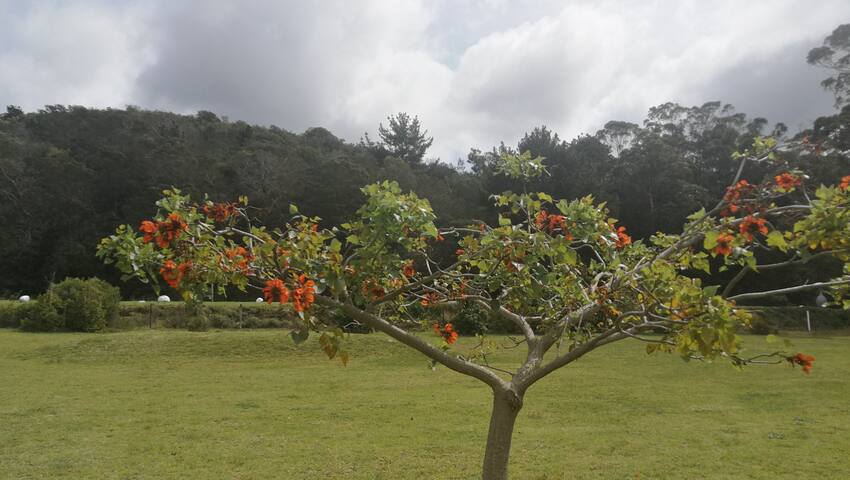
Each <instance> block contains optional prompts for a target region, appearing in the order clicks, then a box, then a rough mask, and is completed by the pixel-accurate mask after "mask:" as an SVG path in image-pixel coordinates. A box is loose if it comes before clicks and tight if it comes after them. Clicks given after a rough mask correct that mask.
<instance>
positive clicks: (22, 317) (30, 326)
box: [16, 301, 64, 332]
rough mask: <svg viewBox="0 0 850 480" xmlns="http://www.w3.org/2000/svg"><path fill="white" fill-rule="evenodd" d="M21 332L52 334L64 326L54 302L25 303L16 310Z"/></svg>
mask: <svg viewBox="0 0 850 480" xmlns="http://www.w3.org/2000/svg"><path fill="white" fill-rule="evenodd" d="M16 313H17V316H18V321H19V323H20V326H21V330H27V331H30V332H52V331H54V330H59V329H60V328H62V327H63V326H64V321H63V319H62V316H61V315H59V312H57V311H56V307H55V306H54V304H53V302H50V301H36V302H29V303H24V304H21V305H20V306H18V308H17V310H16Z"/></svg>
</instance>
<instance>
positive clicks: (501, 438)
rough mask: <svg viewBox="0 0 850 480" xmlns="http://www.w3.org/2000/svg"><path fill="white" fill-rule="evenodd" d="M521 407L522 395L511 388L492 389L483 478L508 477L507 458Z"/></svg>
mask: <svg viewBox="0 0 850 480" xmlns="http://www.w3.org/2000/svg"><path fill="white" fill-rule="evenodd" d="M521 408H522V396H521V395H518V394H517V393H516V392H514V391H513V390H502V391H499V390H496V389H494V390H493V412H492V414H491V415H490V431H489V433H488V434H487V449H486V450H485V452H484V472H483V477H484V480H505V479H507V478H508V460H509V458H510V454H511V438H512V437H513V433H514V423H515V422H516V417H517V415H518V414H519V411H520V409H521Z"/></svg>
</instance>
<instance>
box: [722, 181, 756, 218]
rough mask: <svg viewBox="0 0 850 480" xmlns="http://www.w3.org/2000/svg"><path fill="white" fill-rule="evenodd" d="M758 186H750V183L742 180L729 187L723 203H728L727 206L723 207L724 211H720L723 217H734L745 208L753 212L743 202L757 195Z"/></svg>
mask: <svg viewBox="0 0 850 480" xmlns="http://www.w3.org/2000/svg"><path fill="white" fill-rule="evenodd" d="M755 190H756V186H755V185H752V184H750V182H748V181H746V180H740V181H739V182H738V183H736V184H735V185H734V186H731V187H728V188H727V189H726V194H725V195H723V202H725V203H726V206H725V207H723V210H721V211H720V216H721V217H726V216H729V215H734V214H736V213H738V210H739V209H741V208H744V209H745V210H747V211H751V210H752V207H746V206H744V205H742V204H741V201H742V200H745V199H747V197H750V196H752V195H753V193H755Z"/></svg>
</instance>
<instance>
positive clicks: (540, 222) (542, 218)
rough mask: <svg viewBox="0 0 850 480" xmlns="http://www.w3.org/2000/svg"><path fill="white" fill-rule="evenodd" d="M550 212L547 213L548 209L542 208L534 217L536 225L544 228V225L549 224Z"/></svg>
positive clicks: (541, 228)
mask: <svg viewBox="0 0 850 480" xmlns="http://www.w3.org/2000/svg"><path fill="white" fill-rule="evenodd" d="M548 217H549V214H548V213H546V210H540V212H539V213H538V214H537V216H536V217H534V225H535V226H536V227H537V229H538V230H543V227H545V226H546V224H547V219H548Z"/></svg>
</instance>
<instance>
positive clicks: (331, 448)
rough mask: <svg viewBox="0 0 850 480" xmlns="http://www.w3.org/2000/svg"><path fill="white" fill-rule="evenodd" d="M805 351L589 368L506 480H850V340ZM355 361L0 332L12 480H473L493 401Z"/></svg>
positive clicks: (366, 358) (217, 340)
mask: <svg viewBox="0 0 850 480" xmlns="http://www.w3.org/2000/svg"><path fill="white" fill-rule="evenodd" d="M747 341H748V342H749V344H750V345H751V346H752V347H755V346H764V347H767V345H766V344H765V343H764V340H763V339H761V338H759V337H749V338H747ZM471 342H472V341H471V340H470V339H462V342H461V343H465V344H466V345H469V344H470V343H471ZM794 342H795V345H796V347H795V348H797V349H799V350H801V351H805V352H810V353H812V354H814V355H816V356H817V362H816V364H815V369H814V372H813V373H812V375H811V376H805V375H803V374H802V372H801V371H800V370H799V369H795V370H792V369H790V368H789V367H787V366H772V367H751V368H747V369H745V370H744V371H742V372H739V371H736V370H734V369H733V368H731V367H730V366H728V365H726V364H722V363H718V364H700V363H690V364H685V363H684V362H682V361H680V360H678V359H677V358H674V357H670V356H664V355H661V356H649V357H648V356H647V355H646V354H645V353H643V348H642V345H640V344H636V343H631V342H626V343H620V344H615V345H611V346H609V347H605V349H603V350H600V351H597V352H594V353H592V354H591V355H589V356H588V357H585V358H584V359H582V360H580V361H579V362H577V363H575V364H573V365H571V366H570V367H567V368H565V369H562V370H561V371H559V372H556V373H555V374H553V375H552V376H550V377H548V378H546V379H544V380H543V381H542V382H541V383H539V384H538V385H536V386H535V387H533V388H532V389H531V390H530V391H529V393H528V395H527V397H526V404H525V408H524V410H523V411H522V413H521V414H520V417H519V420H518V423H517V429H516V433H515V436H514V446H513V454H512V461H511V471H512V474H513V478H523V479H524V478H529V479H561V478H569V479H573V478H579V479H609V478H610V479H632V478H637V476H638V475H639V478H643V479H656V478H676V479H697V478H700V479H702V478H712V479H747V478H760V479H785V478H787V479H810V478H822V479H832V478H847V477H846V475H847V472H850V382H848V378H850V337H848V336H832V337H823V338H807V337H806V338H804V337H800V338H795V339H794ZM350 350H351V353H352V360H351V363H350V364H349V366H348V367H342V366H340V364H339V363H338V362H335V361H328V360H327V359H325V358H324V356H323V354H322V353H321V352H320V351H319V350H318V347H317V345H316V342H315V339H311V340H310V341H308V342H307V343H306V344H304V345H300V346H296V345H293V344H292V342H291V341H290V340H289V338H288V336H287V335H286V332H283V331H280V330H264V331H211V332H205V333H190V332H184V331H174V330H166V331H164V330H138V331H131V332H119V333H106V334H70V333H69V334H65V333H63V334H27V333H21V332H16V331H9V330H0V372H2V382H0V477H2V478H10V479H36V478H37V479H43V478H74V479H78V478H105V479H142V478H145V479H159V478H181V479H182V478H238V479H249V478H250V479H267V478H282V479H313V478H362V479H372V478H382V479H408V478H409V479H430V478H458V479H468V478H476V477H477V476H478V472H479V464H480V462H481V458H482V454H483V451H482V449H483V446H484V439H485V436H486V426H487V418H488V415H489V407H490V397H489V391H488V389H487V388H486V387H484V386H483V385H481V384H479V383H477V382H476V381H474V380H471V379H468V378H466V377H462V376H460V375H457V374H455V373H453V372H450V371H448V370H447V369H445V368H438V369H436V370H435V371H431V370H430V369H429V368H428V365H427V362H426V361H425V360H424V359H423V357H421V356H418V354H416V353H413V352H412V351H410V350H408V349H406V348H404V347H403V346H401V345H399V344H398V343H395V342H393V341H391V340H389V339H388V338H387V337H385V336H381V335H377V334H376V335H365V336H354V337H352V340H351V343H350ZM520 353H521V352H517V351H511V352H510V353H506V354H504V355H503V356H502V357H501V358H500V361H501V362H507V361H509V360H511V358H510V356H514V355H519V354H520Z"/></svg>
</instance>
